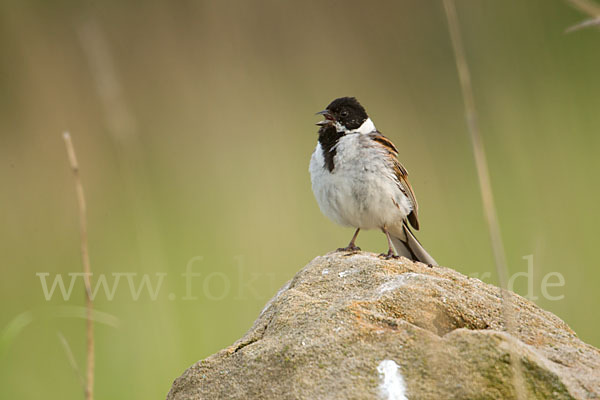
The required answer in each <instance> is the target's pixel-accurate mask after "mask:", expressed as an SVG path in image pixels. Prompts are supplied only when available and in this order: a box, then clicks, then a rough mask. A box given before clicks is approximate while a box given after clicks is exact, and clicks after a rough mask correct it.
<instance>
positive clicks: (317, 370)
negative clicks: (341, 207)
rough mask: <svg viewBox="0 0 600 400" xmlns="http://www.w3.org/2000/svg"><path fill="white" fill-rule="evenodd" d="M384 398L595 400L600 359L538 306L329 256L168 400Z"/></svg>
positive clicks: (450, 280)
mask: <svg viewBox="0 0 600 400" xmlns="http://www.w3.org/2000/svg"><path fill="white" fill-rule="evenodd" d="M503 304H509V306H508V307H503ZM506 310H508V312H506ZM506 315H510V316H512V317H511V318H512V321H514V324H511V325H510V326H514V327H515V329H511V333H507V332H506V329H505V323H504V320H505V316H506ZM515 388H519V389H518V390H517V389H515ZM377 398H381V399H390V400H391V399H418V400H420V399H436V400H438V399H517V398H518V399H598V398H600V351H599V350H598V349H596V348H594V347H592V346H590V345H588V344H585V343H583V342H582V341H581V340H579V339H578V338H577V336H576V335H575V333H574V332H573V331H572V330H571V329H570V328H569V327H568V326H567V325H566V324H565V323H564V322H563V321H561V320H560V319H559V318H558V317H556V316H555V315H553V314H552V313H550V312H547V311H544V310H542V309H540V308H539V307H538V306H536V305H535V304H534V303H532V302H530V301H528V300H526V299H524V298H522V297H520V296H518V295H516V294H510V296H509V301H508V302H507V303H503V302H502V296H501V292H500V290H499V289H498V288H497V287H495V286H492V285H489V284H486V283H483V282H481V281H480V280H478V279H474V278H469V277H466V276H464V275H462V274H460V273H458V272H456V271H454V270H451V269H448V268H443V267H434V268H430V267H428V266H426V265H424V264H421V263H413V262H411V261H409V260H407V259H405V258H401V259H400V260H383V259H380V258H378V257H377V256H376V255H374V254H371V253H356V254H351V255H349V254H344V253H330V254H328V255H326V256H323V257H317V258H316V259H314V260H313V261H312V262H311V263H310V264H308V265H307V266H306V267H305V268H304V269H303V270H301V271H300V272H299V273H298V274H297V275H296V276H295V277H294V278H293V279H292V280H291V281H290V282H288V283H287V284H286V285H285V286H284V287H283V288H281V290H280V291H279V292H278V293H277V294H276V295H275V297H274V298H273V299H271V301H269V303H268V304H267V305H266V307H265V308H264V310H263V311H262V312H261V314H260V316H259V317H258V319H257V320H256V322H255V323H254V326H253V327H252V328H251V329H250V330H249V331H248V332H247V333H246V335H245V336H244V337H243V338H242V339H240V340H239V341H237V342H236V343H235V344H233V345H232V346H231V347H229V348H227V349H224V350H222V351H220V352H218V353H216V354H214V355H212V356H210V357H208V358H206V359H205V360H202V361H199V362H198V363H196V364H194V365H193V366H192V367H190V368H189V369H188V370H187V371H185V373H184V374H183V375H182V376H181V377H179V378H178V379H177V380H175V382H174V383H173V387H172V388H171V391H170V392H169V394H168V397H167V399H169V400H181V399H377Z"/></svg>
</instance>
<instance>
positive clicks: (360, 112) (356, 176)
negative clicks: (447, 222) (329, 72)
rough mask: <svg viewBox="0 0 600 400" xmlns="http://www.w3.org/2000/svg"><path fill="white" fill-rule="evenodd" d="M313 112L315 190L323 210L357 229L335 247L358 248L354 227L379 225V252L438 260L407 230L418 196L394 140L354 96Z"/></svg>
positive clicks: (386, 255)
mask: <svg viewBox="0 0 600 400" xmlns="http://www.w3.org/2000/svg"><path fill="white" fill-rule="evenodd" d="M317 115H321V116H323V117H324V119H323V120H322V121H319V122H317V125H318V126H319V127H320V128H319V130H318V134H319V137H318V141H317V146H316V148H315V150H314V152H313V154H312V156H311V159H310V165H309V172H310V178H311V184H312V190H313V193H314V195H315V198H316V200H317V203H318V205H319V208H320V209H321V212H322V213H323V214H325V216H327V217H328V218H329V219H331V220H332V221H333V222H335V223H337V224H339V225H342V226H349V227H353V228H355V229H356V230H355V232H354V235H353V236H352V240H350V243H349V244H348V246H346V247H343V248H339V249H338V251H345V252H358V251H360V250H361V249H360V247H358V246H357V245H356V238H357V237H358V233H359V232H360V231H361V230H369V229H379V230H381V231H382V232H383V233H384V234H385V235H386V237H387V245H388V252H387V253H383V254H380V256H382V257H384V258H386V259H391V258H398V257H400V256H404V257H406V258H409V259H411V260H413V261H419V262H422V263H424V264H428V265H429V266H432V267H433V266H437V265H438V264H437V262H436V261H435V260H434V258H433V257H432V256H431V255H429V253H428V252H427V251H426V250H425V248H424V247H423V246H422V245H421V243H420V242H419V241H418V240H417V238H416V237H415V235H414V234H413V232H412V230H411V226H412V228H413V229H415V230H418V229H419V220H418V205H417V199H416V198H415V194H414V191H413V189H412V187H411V185H410V183H409V181H408V172H407V170H406V169H405V168H404V166H402V164H401V163H400V162H399V161H398V158H397V157H398V150H397V149H396V146H394V144H393V143H392V142H391V141H390V140H389V139H388V138H386V137H385V136H383V135H382V134H381V132H379V131H378V130H377V128H375V124H374V123H373V121H372V120H371V118H370V117H369V115H368V114H367V112H366V111H365V109H364V107H363V106H362V105H361V104H360V103H359V102H358V100H357V99H356V98H355V97H340V98H337V99H335V100H333V101H332V102H331V103H330V104H329V105H328V106H327V108H326V109H325V110H323V111H320V112H318V113H317ZM409 224H410V226H409Z"/></svg>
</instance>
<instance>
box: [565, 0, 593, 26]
mask: <svg viewBox="0 0 600 400" xmlns="http://www.w3.org/2000/svg"><path fill="white" fill-rule="evenodd" d="M567 1H568V2H569V4H571V5H572V6H573V7H575V8H577V9H578V10H579V11H581V12H583V13H584V14H588V15H589V16H590V17H592V18H591V19H587V20H585V21H583V22H580V23H579V24H577V25H573V26H571V27H569V28H567V29H566V30H565V33H571V32H574V31H578V30H580V29H585V28H590V27H593V26H598V25H600V5H598V4H596V3H594V2H593V1H590V0H567Z"/></svg>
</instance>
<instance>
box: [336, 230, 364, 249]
mask: <svg viewBox="0 0 600 400" xmlns="http://www.w3.org/2000/svg"><path fill="white" fill-rule="evenodd" d="M359 231H360V228H356V232H354V236H352V240H351V241H350V243H349V244H348V247H340V248H339V249H337V251H360V247H358V246H357V245H355V244H354V242H355V241H356V238H357V237H358V232H359Z"/></svg>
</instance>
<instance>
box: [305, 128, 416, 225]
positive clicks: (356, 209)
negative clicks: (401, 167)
mask: <svg viewBox="0 0 600 400" xmlns="http://www.w3.org/2000/svg"><path fill="white" fill-rule="evenodd" d="M334 165H335V167H334V169H333V171H331V172H330V171H329V170H328V169H327V168H326V167H325V166H324V158H323V150H322V148H321V145H320V144H317V147H316V149H315V151H314V153H313V155H312V158H311V161H310V168H309V171H310V175H311V181H312V188H313V192H314V194H315V197H316V199H317V203H318V204H319V207H320V208H321V211H322V212H323V214H325V215H326V216H327V217H329V218H330V219H332V220H333V221H334V222H336V223H338V224H340V225H346V226H352V227H356V228H362V229H376V228H381V227H383V226H391V225H393V224H395V223H398V222H399V221H402V220H403V219H404V218H406V216H407V215H408V214H409V213H410V212H411V210H412V204H411V202H410V200H409V199H408V198H407V197H406V196H405V195H404V194H403V193H402V191H401V190H400V189H399V187H398V181H397V178H396V177H395V174H394V171H393V167H392V165H391V162H390V160H389V159H388V158H387V157H386V154H385V150H384V149H382V148H380V147H376V146H375V145H374V144H373V142H372V139H370V138H369V137H368V136H366V135H362V134H360V133H353V134H347V135H345V136H343V137H342V138H341V139H340V140H339V142H338V144H337V145H336V155H335V157H334Z"/></svg>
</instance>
